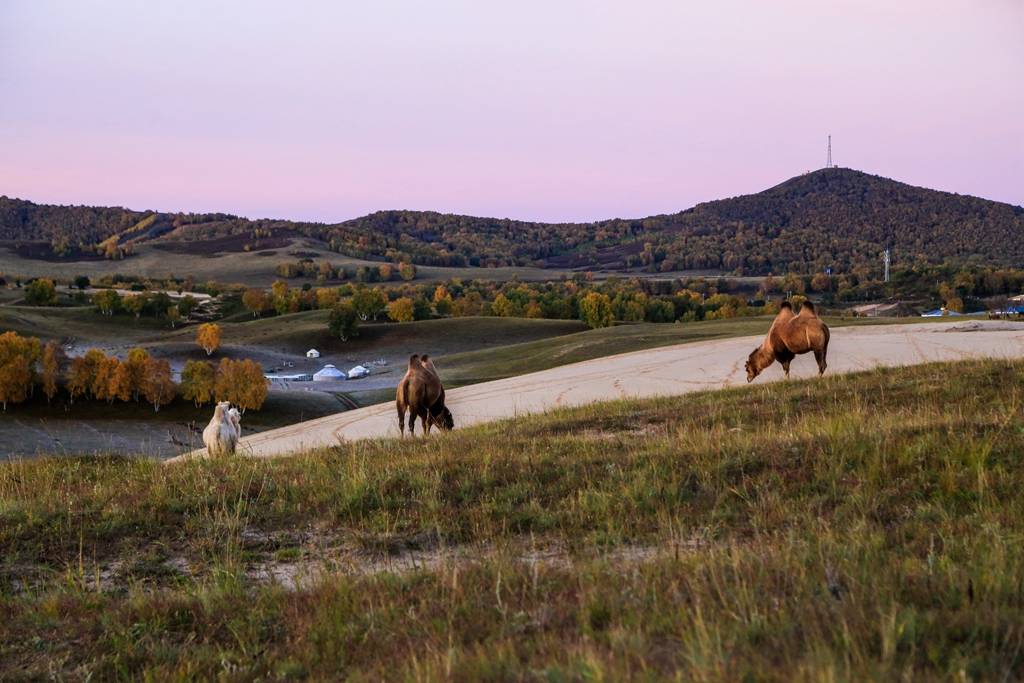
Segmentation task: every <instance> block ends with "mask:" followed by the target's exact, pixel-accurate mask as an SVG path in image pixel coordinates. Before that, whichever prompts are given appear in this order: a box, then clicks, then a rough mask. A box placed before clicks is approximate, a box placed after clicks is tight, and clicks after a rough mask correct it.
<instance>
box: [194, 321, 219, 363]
mask: <svg viewBox="0 0 1024 683" xmlns="http://www.w3.org/2000/svg"><path fill="white" fill-rule="evenodd" d="M196 343H197V344H199V346H200V347H202V349H203V351H206V355H207V356H209V355H212V354H213V352H214V351H216V350H217V349H218V348H220V325H218V324H217V323H204V324H202V325H200V326H199V329H198V330H197V331H196Z"/></svg>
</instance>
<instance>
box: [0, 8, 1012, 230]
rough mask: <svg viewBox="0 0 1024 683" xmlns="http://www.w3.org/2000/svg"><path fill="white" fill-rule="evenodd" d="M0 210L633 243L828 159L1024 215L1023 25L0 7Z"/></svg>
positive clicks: (886, 12)
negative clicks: (558, 232)
mask: <svg viewBox="0 0 1024 683" xmlns="http://www.w3.org/2000/svg"><path fill="white" fill-rule="evenodd" d="M0 98H2V99H0V194H6V195H8V196H16V197H22V198H26V199H31V200H33V201H37V202H49V203H64V204H67V203H74V204H103V205H120V206H128V207H131V208H135V209H159V210H168V211H171V210H185V211H189V210H191V211H227V212H231V213H237V214H241V215H245V216H250V217H280V218H296V219H313V220H323V221H337V220H343V219H345V218H351V217H354V216H357V215H361V214H364V213H367V212H370V211H374V210H378V209H389V208H405V209H434V210H438V211H446V212H457V213H467V214H475V215H491V216H508V217H512V218H523V219H541V220H552V221H555V220H590V219H598V218H610V217H616V216H622V217H635V216H644V215H648V214H655V213H664V212H672V211H677V210H680V209H684V208H688V207H690V206H692V205H693V204H695V203H697V202H699V201H705V200H709V199H716V198H721V197H727V196H732V195H737V194H743V193H748V192H756V191H758V190H761V189H764V188H766V187H769V186H771V185H774V184H776V183H778V182H781V181H783V180H785V179H786V178H789V177H791V176H793V175H797V174H799V173H801V172H803V171H805V170H809V169H814V168H818V167H821V166H822V165H824V160H825V137H826V135H828V134H829V133H831V134H832V137H833V150H834V156H835V158H836V161H837V162H838V164H839V165H841V166H848V167H851V168H857V169H860V170H864V171H868V172H870V173H877V174H879V175H884V176H888V177H892V178H895V179H898V180H902V181H905V182H909V183H912V184H915V185H924V186H927V187H934V188H937V189H943V190H950V191H954V192H960V193H964V194H976V195H979V196H982V197H988V198H991V199H998V200H1002V201H1008V202H1011V203H1015V204H1024V2H1021V0H776V1H774V2H765V1H764V0H716V1H715V2H707V1H705V2H687V1H684V0H675V1H669V0H646V1H645V0H634V1H631V2H625V1H621V2H600V0H586V1H583V0H581V1H576V0H569V1H563V0H545V1H534V0H517V1H516V2H506V3H496V2H483V1H481V0H465V1H460V2H448V1H446V0H435V1H434V2H425V1H419V2H412V1H399V0H373V1H364V2H351V1H346V2H342V1H338V2H326V1H324V2H313V1H311V0H307V1H300V0H297V1H295V2H280V1H274V2H270V1H262V0H260V1H256V0H245V1H243V0H237V1H235V0H231V1H229V0H210V1H205V2H199V1H198V0H193V1H185V0H179V1H177V2H172V1H164V0H147V2H136V1H130V0H91V1H90V2H87V3H86V2H80V1H78V0H65V1H58V0H0Z"/></svg>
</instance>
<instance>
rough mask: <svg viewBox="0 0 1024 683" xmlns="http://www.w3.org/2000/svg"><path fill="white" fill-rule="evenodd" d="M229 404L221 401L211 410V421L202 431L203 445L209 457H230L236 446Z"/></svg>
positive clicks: (236, 440)
mask: <svg viewBox="0 0 1024 683" xmlns="http://www.w3.org/2000/svg"><path fill="white" fill-rule="evenodd" d="M230 408H231V404H230V403H228V402H227V401H221V402H220V403H218V404H217V407H216V408H214V409H213V419H211V420H210V424H208V425H206V429H204V430H203V443H204V444H205V445H206V452H207V453H209V454H210V455H232V454H234V452H235V447H237V446H238V432H239V430H238V429H237V428H236V427H235V424H234V423H233V422H232V421H231V415H230V412H229V409H230Z"/></svg>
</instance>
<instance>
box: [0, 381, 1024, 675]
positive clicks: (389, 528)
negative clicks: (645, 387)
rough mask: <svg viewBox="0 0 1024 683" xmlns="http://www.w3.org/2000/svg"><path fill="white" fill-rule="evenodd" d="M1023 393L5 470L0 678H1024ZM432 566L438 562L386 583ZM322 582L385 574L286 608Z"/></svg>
mask: <svg viewBox="0 0 1024 683" xmlns="http://www.w3.org/2000/svg"><path fill="white" fill-rule="evenodd" d="M1022 379H1024V363H1004V362H971V363H960V364H942V365H938V364H937V365H927V366H918V367H914V368H907V369H902V370H898V371H878V372H870V373H865V374H859V375H850V376H842V377H832V378H826V379H819V380H814V381H808V382H789V383H776V384H770V385H763V386H752V387H745V388H743V389H737V390H729V391H724V392H711V393H705V394H691V395H688V396H686V397H680V398H671V399H658V400H651V401H640V402H637V401H629V402H616V403H609V404H603V405H599V406H592V407H587V408H581V409H575V410H567V411H559V412H554V413H550V414H546V415H541V416H536V417H530V418H524V419H520V420H514V421H507V422H501V423H496V424H492V425H488V426H483V427H480V428H475V429H467V430H461V431H456V432H453V433H452V434H450V435H447V436H444V437H439V438H432V439H430V440H427V441H417V442H409V441H406V442H399V441H396V440H385V441H377V442H363V443H356V444H351V445H349V446H346V447H344V448H339V449H335V450H331V451H323V452H316V453H309V454H307V455H305V456H302V457H297V458H291V459H283V460H276V461H259V460H248V459H233V460H219V461H193V462H188V463H182V464H178V465H174V466H160V465H157V464H155V463H153V462H149V461H144V460H121V459H107V460H102V459H94V460H56V459H54V460H40V461H31V462H23V463H13V464H8V465H5V466H2V467H0V546H2V547H3V548H4V549H5V555H4V562H3V565H2V569H0V571H2V574H3V577H2V579H3V583H2V584H0V607H2V611H3V613H4V614H5V615H7V618H6V619H4V620H3V622H2V623H0V678H4V677H6V678H13V679H16V678H19V677H24V678H39V677H47V676H49V675H50V674H51V673H54V674H56V675H58V676H64V677H68V678H85V677H86V676H87V675H92V676H93V677H94V678H97V679H110V678H149V679H152V680H168V679H188V678H216V677H221V678H226V679H231V680H236V679H237V680H251V679H256V678H261V679H268V678H271V679H272V678H289V677H293V678H313V679H318V680H324V679H338V678H349V679H353V680H380V679H390V680H436V679H453V680H534V679H541V680H584V679H586V680H624V679H640V680H648V679H651V680H660V679H674V678H679V679H682V680H744V679H746V680H779V681H783V680H785V681H788V680H850V681H860V680H904V679H915V680H921V679H924V680H929V679H935V680H949V679H956V680H965V679H967V680H1013V679H1019V678H1020V677H1022V676H1024V654H1022V647H1024V629H1022V628H1021V623H1022V618H1021V617H1022V614H1024V612H1022V607H1024V579H1022V578H1021V577H1024V495H1022V493H1021V491H1022V490H1024V470H1022V467H1021V462H1020V453H1022V452H1024V421H1022V420H1021V417H1020V407H1021V401H1022V399H1024V393H1022V390H1021V387H1022V384H1021V380H1022ZM552 548H555V549H558V552H559V555H558V560H557V561H536V560H535V558H536V556H537V549H541V551H544V550H550V549H552ZM442 550H443V551H444V552H441V551H442ZM410 552H422V553H434V555H432V556H431V557H434V558H435V559H436V561H432V562H430V563H425V565H424V566H423V567H422V568H420V569H416V568H415V567H410V566H408V565H401V566H400V569H401V571H386V569H387V567H386V566H381V565H380V564H379V560H380V558H381V557H387V556H402V554H403V553H410ZM541 555H542V556H543V555H544V552H541ZM325 557H331V558H338V557H347V558H349V560H350V561H352V562H359V561H360V558H364V560H365V563H366V566H365V567H364V568H363V569H366V568H367V567H369V569H368V570H365V571H351V570H346V569H345V568H344V567H343V566H341V565H338V564H331V563H330V562H328V563H323V564H322V565H318V566H321V569H322V571H320V572H318V573H317V574H316V575H315V576H313V577H311V578H310V579H309V580H308V581H304V582H301V583H299V584H298V585H296V584H294V583H291V584H290V583H289V582H287V581H285V582H281V581H274V580H271V578H272V577H273V576H280V575H279V574H274V572H273V571H268V568H269V569H270V570H272V569H273V568H274V567H275V566H278V567H280V566H283V565H286V564H296V563H299V564H301V563H303V562H305V563H306V564H307V565H310V566H312V564H313V563H315V562H318V561H319V560H321V559H323V558H325ZM375 562H376V563H378V564H373V563H375ZM275 563H276V564H275Z"/></svg>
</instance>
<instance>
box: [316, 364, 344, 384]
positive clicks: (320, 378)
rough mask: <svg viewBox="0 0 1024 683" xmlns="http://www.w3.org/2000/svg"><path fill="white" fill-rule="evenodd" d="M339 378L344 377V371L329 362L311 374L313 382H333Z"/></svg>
mask: <svg viewBox="0 0 1024 683" xmlns="http://www.w3.org/2000/svg"><path fill="white" fill-rule="evenodd" d="M341 379H345V373H343V372H342V371H341V370H339V369H338V368H336V367H334V366H333V365H331V364H329V363H328V364H327V365H325V366H324V367H323V368H321V369H320V370H319V371H317V372H316V373H314V374H313V381H314V382H333V381H336V380H341Z"/></svg>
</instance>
